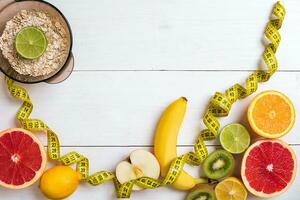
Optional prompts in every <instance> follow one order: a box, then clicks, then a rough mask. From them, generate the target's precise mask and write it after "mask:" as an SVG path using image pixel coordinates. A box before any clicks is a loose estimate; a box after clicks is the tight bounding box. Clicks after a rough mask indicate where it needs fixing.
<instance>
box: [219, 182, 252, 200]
mask: <svg viewBox="0 0 300 200" xmlns="http://www.w3.org/2000/svg"><path fill="white" fill-rule="evenodd" d="M215 193H216V197H217V199H218V200H246V199H247V190H246V188H245V187H244V185H243V183H242V182H241V181H240V180H239V179H237V178H235V177H229V178H226V179H225V180H223V181H221V182H220V183H218V185H217V186H216V188H215Z"/></svg>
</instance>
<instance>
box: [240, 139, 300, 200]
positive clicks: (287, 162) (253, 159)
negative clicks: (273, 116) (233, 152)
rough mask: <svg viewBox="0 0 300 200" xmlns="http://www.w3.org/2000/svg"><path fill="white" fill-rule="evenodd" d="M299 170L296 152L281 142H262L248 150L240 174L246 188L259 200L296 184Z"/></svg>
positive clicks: (277, 193) (276, 194)
mask: <svg viewBox="0 0 300 200" xmlns="http://www.w3.org/2000/svg"><path fill="white" fill-rule="evenodd" d="M296 171H297V159H296V156H295V153H294V151H293V150H292V148H291V147H289V145H288V144H286V143H285V142H283V141H281V140H260V141H257V142H255V143H254V144H252V145H251V146H250V147H249V148H248V150H247V151H246V153H245V155H244V157H243V161H242V168H241V175H242V179H243V182H244V184H245V186H246V188H247V189H248V190H249V191H250V192H251V193H252V194H254V195H255V196H258V197H264V198H269V197H274V196H278V195H280V194H282V193H283V192H285V191H286V190H287V189H288V188H289V187H290V186H291V184H292V183H293V181H294V179H295V176H296Z"/></svg>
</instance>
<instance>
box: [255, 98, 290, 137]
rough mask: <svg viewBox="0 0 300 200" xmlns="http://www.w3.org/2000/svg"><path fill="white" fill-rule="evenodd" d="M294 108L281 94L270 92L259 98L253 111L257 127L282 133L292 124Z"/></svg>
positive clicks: (272, 132)
mask: <svg viewBox="0 0 300 200" xmlns="http://www.w3.org/2000/svg"><path fill="white" fill-rule="evenodd" d="M292 117H293V116H292V110H291V107H290V105H289V104H288V103H287V102H286V100H284V99H283V98H282V97H281V96H278V95H274V94H268V95H264V96H263V97H262V98H260V99H258V100H257V101H256V103H255V106H254V109H253V111H252V118H253V122H254V123H255V125H256V127H257V128H259V129H260V130H263V131H264V132H266V133H270V134H280V133H282V132H284V131H285V130H286V129H287V128H288V127H289V126H290V124H291V121H292Z"/></svg>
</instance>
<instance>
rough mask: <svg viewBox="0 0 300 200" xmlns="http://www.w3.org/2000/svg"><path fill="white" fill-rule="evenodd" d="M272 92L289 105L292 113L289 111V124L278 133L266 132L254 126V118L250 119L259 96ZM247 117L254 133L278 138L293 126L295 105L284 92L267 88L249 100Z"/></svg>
mask: <svg viewBox="0 0 300 200" xmlns="http://www.w3.org/2000/svg"><path fill="white" fill-rule="evenodd" d="M272 94H273V95H278V96H280V97H281V98H282V99H283V100H285V102H286V103H287V104H288V105H289V106H290V108H291V111H292V113H291V114H292V119H291V123H290V125H289V126H288V127H287V128H286V129H285V131H283V132H282V133H279V134H274V133H267V132H265V131H263V130H261V129H260V128H258V127H257V126H256V124H255V120H253V119H252V111H253V108H254V107H255V104H256V102H257V101H258V100H259V99H260V98H262V97H263V96H265V95H272ZM247 117H248V121H249V124H250V126H251V128H252V129H253V131H254V132H255V133H256V134H258V135H260V136H262V137H265V138H270V139H275V138H279V137H282V136H284V135H286V134H287V133H288V132H289V131H290V130H291V129H292V127H293V126H294V123H295V118H296V113H295V107H294V105H293V103H292V101H291V100H290V99H289V98H288V97H287V96H286V95H284V94H282V93H281V92H278V91H274V90H267V91H264V92H261V93H259V94H258V95H257V96H255V97H254V98H253V100H252V101H251V103H250V105H249V107H248V112H247Z"/></svg>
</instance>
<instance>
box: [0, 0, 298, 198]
mask: <svg viewBox="0 0 300 200" xmlns="http://www.w3.org/2000/svg"><path fill="white" fill-rule="evenodd" d="M50 2H51V3H53V4H55V5H56V6H57V7H58V8H60V9H61V10H62V11H63V12H64V13H65V15H66V16H67V18H68V19H69V21H70V23H71V26H72V28H73V33H74V49H73V51H74V54H75V57H76V67H75V71H74V73H73V74H72V76H71V77H70V78H69V79H68V80H67V81H65V82H63V83H61V84H58V85H48V84H36V85H27V86H26V87H27V88H28V91H29V92H30V94H31V97H32V100H33V102H34V105H35V109H34V112H33V114H32V116H34V117H39V118H41V119H43V120H44V121H45V122H47V123H48V124H49V126H51V127H52V128H53V129H54V130H56V131H57V133H58V135H59V136H60V141H61V144H62V151H63V152H68V151H74V150H76V151H78V152H81V153H83V154H85V155H86V156H88V157H89V158H90V164H91V172H95V171H97V170H102V169H107V170H114V168H115V166H116V165H117V163H118V162H119V161H121V160H122V159H124V158H126V157H127V156H128V154H129V153H130V152H131V151H132V150H134V149H137V148H143V149H152V140H153V132H154V128H155V125H156V122H157V120H158V118H159V116H160V114H161V112H162V111H163V109H164V108H165V107H166V106H167V105H168V104H169V103H170V102H171V101H173V100H174V99H176V98H178V97H180V96H186V97H187V98H188V99H189V104H188V111H187V115H186V119H185V121H184V124H183V127H182V130H181V134H180V136H179V140H178V150H179V152H180V153H184V152H187V151H189V150H191V149H192V144H193V142H194V139H195V137H196V135H197V133H198V131H199V130H200V129H201V116H202V114H203V112H204V110H205V106H206V105H207V102H208V99H209V98H210V96H211V95H213V94H214V92H215V91H217V90H218V91H224V89H226V88H227V87H229V86H231V85H232V84H233V83H235V82H240V83H242V81H243V80H244V79H245V77H247V75H249V74H250V73H251V72H252V71H253V70H255V69H256V68H257V63H258V61H259V57H260V55H261V53H262V51H263V45H262V43H261V38H262V34H263V30H264V26H265V25H266V23H267V21H268V17H269V14H270V11H271V8H272V5H273V3H275V1H273V0H272V1H270V0H252V1H240V0H226V1H218V0H209V1H208V0H185V1H182V0H164V1H162V0H151V1H150V0H85V1H82V0H63V1H62V0H51V1H50ZM284 3H285V6H286V9H287V15H286V19H285V21H284V25H283V27H282V29H281V31H280V32H281V34H282V38H283V39H282V43H281V44H280V47H279V49H278V52H277V57H278V60H279V64H280V66H279V71H278V72H277V73H276V74H275V75H274V77H273V78H272V79H271V80H270V81H269V82H268V83H266V84H262V85H261V86H260V88H259V91H262V90H266V89H275V90H279V91H282V92H284V93H286V94H287V95H288V96H289V97H290V98H291V99H292V100H293V102H294V104H295V107H296V110H297V111H298V110H299V109H300V103H299V99H300V59H299V56H300V25H299V21H300V1H299V0H289V1H285V2H284ZM2 78H3V76H1V79H2ZM2 83H3V82H2ZM0 89H1V91H2V92H1V93H0V99H1V100H0V101H1V106H0V113H1V116H2V117H1V123H0V129H5V128H8V127H13V126H15V124H14V115H15V113H16V110H17V109H18V107H19V106H20V102H18V101H15V100H12V99H11V97H10V96H9V95H8V94H7V92H6V88H5V86H4V84H1V88H0ZM250 99H251V97H249V98H248V99H246V100H243V101H240V102H238V103H237V105H235V106H234V107H233V110H232V112H231V114H230V116H229V117H228V118H227V119H226V120H222V123H223V125H224V124H226V123H230V122H242V123H244V124H245V125H247V120H246V119H245V112H246V107H247V105H248V103H249V101H250ZM297 114H298V112H297ZM299 132H300V126H299V123H298V120H297V122H296V124H295V127H294V128H293V130H292V131H291V132H290V133H289V134H288V135H287V136H285V137H284V138H283V139H284V140H285V141H287V142H288V143H290V144H291V146H292V147H293V149H294V150H295V152H296V153H297V154H298V157H299V158H300V153H299V152H300V134H299ZM40 137H41V138H42V140H43V141H44V142H45V137H44V136H43V135H41V136H40ZM209 145H210V147H209V149H210V150H212V149H214V148H215V147H218V146H219V145H218V144H217V143H209ZM187 168H188V171H190V172H192V173H193V174H194V175H197V174H198V168H191V167H187ZM237 168H238V167H237ZM298 171H299V170H298ZM237 174H238V173H237ZM297 175H298V177H297V179H296V181H295V183H294V184H293V186H292V187H291V188H290V189H289V190H288V192H286V193H285V194H283V195H282V196H280V197H277V198H274V199H276V200H279V199H288V200H296V199H299V197H297V196H298V194H299V193H300V174H299V172H298V174H297ZM0 195H1V197H0V198H1V199H5V200H17V199H20V198H22V199H26V200H38V199H44V197H43V196H42V195H41V194H40V192H39V190H38V187H37V184H36V185H34V186H32V187H31V188H29V189H25V190H20V191H10V190H5V189H3V188H1V189H0ZM184 196H185V193H183V192H179V191H175V190H173V189H171V188H168V187H165V188H160V189H157V190H152V191H151V190H147V191H143V192H136V193H133V194H132V198H131V199H134V200H152V199H173V200H182V199H184ZM69 199H71V200H82V199H93V200H94V199H95V200H96V199H108V200H110V199H116V198H115V194H114V188H113V184H112V183H106V184H104V185H102V186H99V187H91V186H89V185H87V184H81V185H80V187H79V189H78V190H77V191H76V193H75V194H74V195H73V196H71V197H70V198H69ZM249 199H252V200H254V199H257V198H254V197H252V196H251V197H249Z"/></svg>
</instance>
